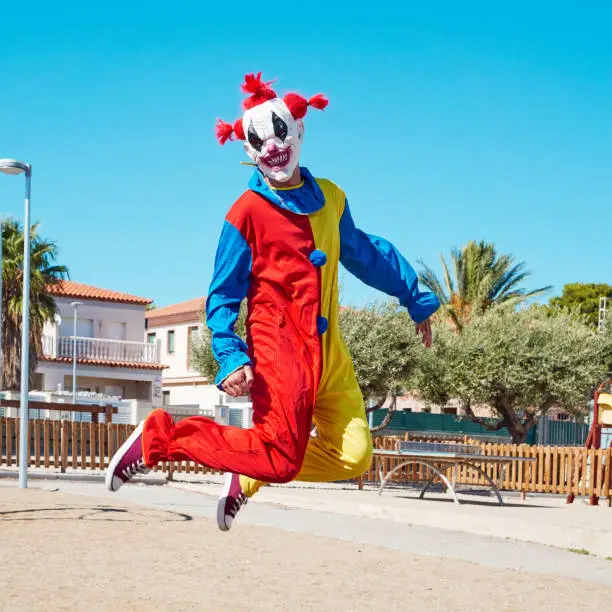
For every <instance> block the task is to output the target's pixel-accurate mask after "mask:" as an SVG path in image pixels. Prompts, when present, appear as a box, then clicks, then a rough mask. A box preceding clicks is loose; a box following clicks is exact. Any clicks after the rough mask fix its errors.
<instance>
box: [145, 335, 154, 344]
mask: <svg viewBox="0 0 612 612" xmlns="http://www.w3.org/2000/svg"><path fill="white" fill-rule="evenodd" d="M147 342H148V343H149V344H155V332H153V333H150V334H147Z"/></svg>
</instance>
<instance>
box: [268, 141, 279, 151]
mask: <svg viewBox="0 0 612 612" xmlns="http://www.w3.org/2000/svg"><path fill="white" fill-rule="evenodd" d="M275 151H278V147H277V146H276V143H275V142H272V141H268V142H267V143H266V152H267V153H274V152H275Z"/></svg>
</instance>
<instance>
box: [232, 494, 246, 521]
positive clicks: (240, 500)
mask: <svg viewBox="0 0 612 612" xmlns="http://www.w3.org/2000/svg"><path fill="white" fill-rule="evenodd" d="M248 501H249V498H248V497H247V496H246V495H245V494H244V493H241V494H240V495H239V496H238V497H237V498H236V499H235V500H234V503H233V504H232V505H231V506H230V509H229V515H230V516H231V517H232V518H236V515H237V514H238V510H240V508H242V506H246V504H247V502H248Z"/></svg>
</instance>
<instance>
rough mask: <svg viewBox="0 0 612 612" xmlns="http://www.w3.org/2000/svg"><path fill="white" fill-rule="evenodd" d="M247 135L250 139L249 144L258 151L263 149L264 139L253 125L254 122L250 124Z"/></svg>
mask: <svg viewBox="0 0 612 612" xmlns="http://www.w3.org/2000/svg"><path fill="white" fill-rule="evenodd" d="M247 137H248V139H249V144H250V145H251V146H252V147H253V148H254V149H255V150H256V151H261V148H262V147H263V140H262V139H261V138H260V137H259V136H258V135H257V132H256V131H255V128H254V127H253V125H252V124H251V125H249V130H248V133H247Z"/></svg>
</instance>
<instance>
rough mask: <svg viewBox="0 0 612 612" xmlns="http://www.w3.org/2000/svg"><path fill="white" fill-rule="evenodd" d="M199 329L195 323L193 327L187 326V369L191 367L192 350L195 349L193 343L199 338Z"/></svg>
mask: <svg viewBox="0 0 612 612" xmlns="http://www.w3.org/2000/svg"><path fill="white" fill-rule="evenodd" d="M198 330H199V327H198V326H197V325H194V326H193V327H189V328H187V369H188V370H190V369H191V351H192V349H193V345H194V344H195V342H196V340H197V339H198Z"/></svg>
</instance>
